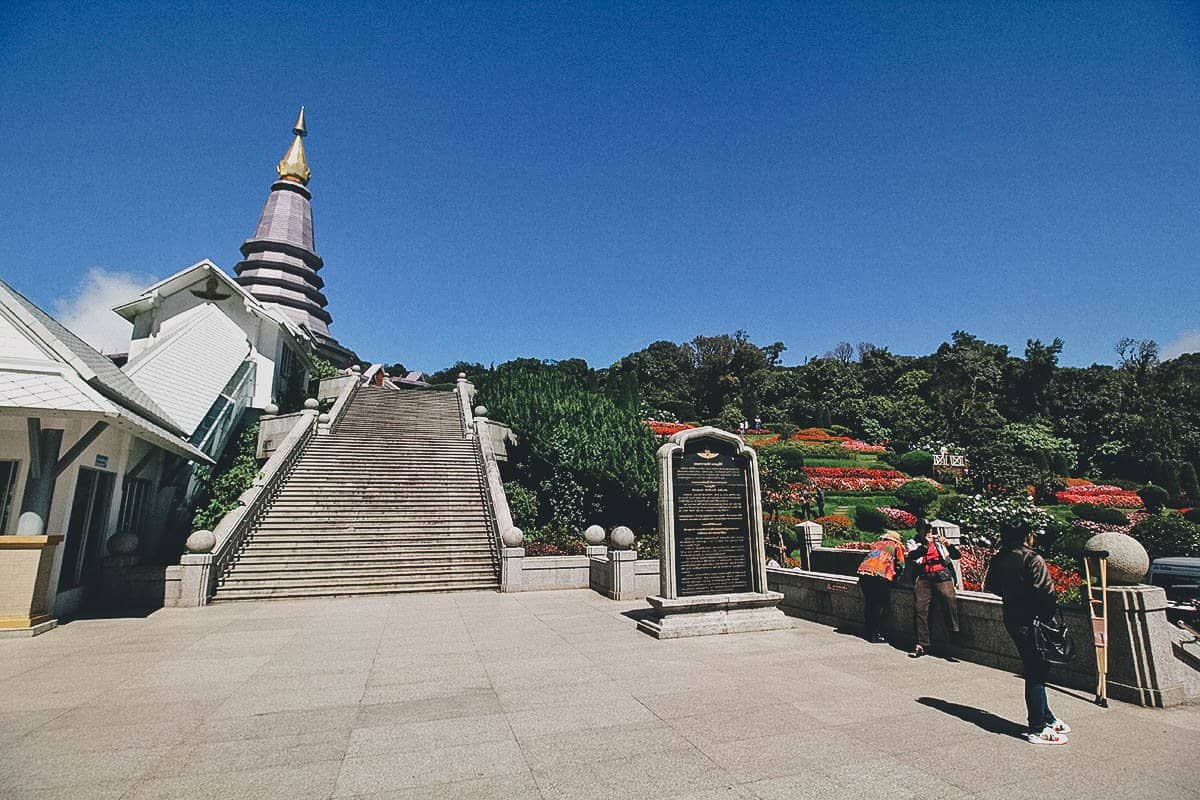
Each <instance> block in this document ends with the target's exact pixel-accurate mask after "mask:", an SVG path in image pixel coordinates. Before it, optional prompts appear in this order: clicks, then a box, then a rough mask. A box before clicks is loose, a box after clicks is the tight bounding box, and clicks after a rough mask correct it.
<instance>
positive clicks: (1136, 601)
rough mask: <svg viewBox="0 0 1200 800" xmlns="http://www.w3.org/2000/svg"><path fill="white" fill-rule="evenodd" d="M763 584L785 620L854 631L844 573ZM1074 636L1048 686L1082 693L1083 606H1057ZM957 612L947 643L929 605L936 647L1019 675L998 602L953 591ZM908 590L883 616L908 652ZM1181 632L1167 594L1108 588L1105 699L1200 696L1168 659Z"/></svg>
mask: <svg viewBox="0 0 1200 800" xmlns="http://www.w3.org/2000/svg"><path fill="white" fill-rule="evenodd" d="M767 578H768V583H769V586H770V588H771V589H772V590H774V591H777V592H782V593H783V595H784V598H783V602H782V603H781V604H780V606H779V607H780V608H781V609H783V611H784V612H785V613H787V614H789V615H791V616H795V617H800V618H802V619H807V620H811V621H813V622H819V623H821V624H824V625H832V626H834V627H837V628H843V629H846V630H851V631H855V632H861V630H862V621H863V601H862V593H861V592H860V591H859V589H858V581H857V579H856V578H853V577H849V576H845V575H834V574H828V573H819V572H810V571H805V570H796V569H776V568H771V569H769V570H768V572H767ZM1062 612H1063V618H1064V619H1065V620H1066V622H1067V624H1068V626H1069V628H1070V630H1071V633H1072V635H1073V637H1074V639H1075V644H1076V649H1077V652H1076V655H1075V658H1074V660H1073V661H1072V662H1071V664H1069V665H1067V666H1062V667H1054V668H1053V670H1052V672H1051V678H1050V679H1051V681H1052V682H1054V683H1058V684H1062V685H1065V686H1071V687H1073V688H1076V689H1080V690H1083V691H1087V692H1094V691H1095V689H1096V659H1095V655H1094V653H1095V651H1094V649H1093V637H1092V625H1091V620H1090V619H1089V618H1088V614H1087V611H1086V609H1084V608H1082V607H1077V606H1066V607H1064V608H1063V609H1062ZM958 615H959V625H960V627H961V628H962V635H961V637H960V640H959V641H958V643H957V644H955V645H953V646H951V645H948V644H947V637H946V627H945V623H944V621H943V618H942V616H941V613H940V607H939V606H937V605H936V604H935V606H934V608H933V609H932V610H931V612H930V624H931V629H932V638H933V645H934V648H935V650H938V651H940V652H946V653H949V654H951V655H953V656H955V657H956V658H960V659H962V660H964V661H973V662H976V663H980V664H986V665H988V666H993V667H998V668H1000V669H1004V670H1008V671H1013V672H1019V671H1020V669H1021V661H1020V658H1019V657H1018V655H1017V651H1016V648H1015V646H1014V645H1013V643H1012V640H1011V639H1010V638H1009V636H1008V632H1007V631H1006V630H1005V628H1004V622H1003V620H1002V618H1001V602H1000V598H998V597H996V596H995V595H991V594H985V593H983V592H968V591H959V593H958ZM914 626H915V623H914V616H913V593H912V589H911V588H910V587H904V586H900V587H897V588H895V589H894V590H893V591H892V603H891V608H890V609H889V611H888V613H887V614H886V615H885V617H884V628H885V632H886V635H887V636H888V638H889V639H890V640H891V641H892V642H893V643H895V644H897V645H900V646H904V647H908V646H910V645H911V644H912V643H913V642H914V640H915V638H916V633H915V627H914ZM1181 636H1182V634H1181V632H1180V631H1179V630H1178V629H1177V628H1175V627H1174V626H1172V625H1171V624H1170V623H1168V622H1167V619H1166V595H1165V593H1164V592H1163V591H1162V590H1161V589H1159V588H1157V587H1152V586H1133V587H1117V588H1111V589H1109V655H1108V695H1109V697H1111V698H1113V699H1116V700H1124V701H1126V702H1131V703H1138V704H1140V705H1149V706H1171V705H1177V704H1179V703H1183V702H1186V701H1189V700H1191V699H1195V698H1197V697H1200V673H1197V672H1196V671H1195V670H1193V669H1191V668H1190V667H1188V666H1187V665H1186V664H1184V663H1183V662H1181V661H1180V660H1179V659H1177V658H1176V657H1175V656H1174V653H1173V645H1174V642H1175V641H1176V640H1177V639H1179V638H1180V637H1181Z"/></svg>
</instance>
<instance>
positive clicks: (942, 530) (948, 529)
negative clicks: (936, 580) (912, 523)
mask: <svg viewBox="0 0 1200 800" xmlns="http://www.w3.org/2000/svg"><path fill="white" fill-rule="evenodd" d="M929 526H930V527H931V528H933V535H934V536H944V537H945V538H946V541H947V542H949V543H950V544H952V545H954V546H955V547H958V546H959V545H960V544H962V528H960V527H958V526H957V525H955V524H954V523H953V522H946V521H945V520H940V519H935V520H933V521H932V522H930V523H929ZM954 588H956V589H962V588H963V576H962V566H961V565H960V564H959V561H958V559H955V560H954Z"/></svg>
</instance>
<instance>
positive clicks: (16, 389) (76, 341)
mask: <svg viewBox="0 0 1200 800" xmlns="http://www.w3.org/2000/svg"><path fill="white" fill-rule="evenodd" d="M0 315H3V316H5V317H6V319H7V323H8V324H9V326H10V332H11V333H13V335H20V336H23V337H24V338H25V339H26V340H27V341H30V342H33V343H36V345H37V349H38V351H39V352H41V353H44V356H41V357H38V358H32V357H29V354H26V356H25V357H12V356H11V355H10V354H9V353H0V414H16V415H20V416H31V415H38V414H46V413H47V412H49V413H52V414H55V415H61V416H77V415H84V416H87V417H90V418H92V419H95V418H96V416H101V417H103V418H104V421H106V422H108V423H109V424H110V425H112V426H113V427H115V428H120V429H122V430H125V431H127V432H129V433H131V434H132V435H134V436H137V437H138V438H141V439H144V440H146V441H149V442H152V443H153V444H155V445H157V446H158V447H161V448H163V449H164V450H167V451H169V452H172V453H176V454H177V455H181V456H183V457H184V458H189V459H192V460H195V461H199V462H202V463H210V464H211V463H212V459H211V458H209V457H208V456H207V455H205V454H204V453H203V452H201V451H200V450H198V449H196V448H195V447H193V446H192V445H191V444H189V443H188V442H187V441H185V440H184V439H183V438H181V435H180V434H181V433H182V431H181V430H180V429H179V426H178V425H177V424H176V423H175V422H174V421H173V420H171V418H170V417H169V416H168V415H167V412H165V411H164V410H163V409H161V408H160V407H159V406H158V405H157V404H156V403H155V402H154V401H153V400H152V399H150V397H149V396H147V395H146V394H145V392H143V391H142V390H141V389H139V388H138V387H137V386H136V385H135V384H134V383H133V381H131V380H130V379H129V376H127V375H126V374H125V373H123V372H121V370H119V369H117V367H116V366H115V365H114V364H113V363H112V362H111V361H109V360H108V359H107V358H106V357H104V356H103V355H101V354H100V353H98V352H96V351H95V350H94V349H92V348H91V346H90V345H88V344H87V343H86V342H84V341H83V340H82V339H80V338H79V337H78V336H76V335H75V334H73V333H71V332H70V331H69V330H67V329H66V328H65V327H63V326H62V324H61V323H59V322H58V321H57V320H55V319H54V318H53V317H51V316H50V315H49V314H47V313H46V312H44V311H42V310H41V309H40V308H38V307H37V306H35V305H34V304H33V303H32V302H30V301H29V300H28V299H26V298H25V297H23V296H21V295H20V294H19V293H18V292H16V291H15V290H13V289H12V288H11V287H9V286H8V284H6V283H4V281H0Z"/></svg>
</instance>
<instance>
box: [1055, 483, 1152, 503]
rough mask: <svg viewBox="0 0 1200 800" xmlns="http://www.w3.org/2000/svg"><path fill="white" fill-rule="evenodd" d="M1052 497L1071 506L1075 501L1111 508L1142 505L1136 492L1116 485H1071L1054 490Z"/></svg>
mask: <svg viewBox="0 0 1200 800" xmlns="http://www.w3.org/2000/svg"><path fill="white" fill-rule="evenodd" d="M1054 499H1055V500H1057V501H1058V502H1060V503H1063V504H1065V505H1072V506H1073V505H1075V504H1076V503H1092V504H1094V505H1098V506H1112V507H1113V508H1141V507H1142V498H1140V497H1138V496H1137V492H1131V491H1129V490H1128V489H1122V488H1120V487H1118V486H1072V487H1071V488H1069V489H1064V490H1063V491H1061V492H1055V493H1054Z"/></svg>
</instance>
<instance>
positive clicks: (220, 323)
mask: <svg viewBox="0 0 1200 800" xmlns="http://www.w3.org/2000/svg"><path fill="white" fill-rule="evenodd" d="M181 316H182V317H183V318H179V317H177V318H175V319H174V320H172V322H174V323H175V324H176V327H175V328H174V330H172V331H170V332H169V333H164V334H162V335H160V337H159V340H158V341H157V342H156V343H155V344H154V346H153V347H151V348H150V349H149V350H147V351H145V352H144V353H141V354H139V355H138V356H137V358H135V359H133V360H132V361H130V362H129V363H128V364H126V365H125V372H126V373H127V374H128V375H129V377H131V378H132V379H133V380H134V382H135V383H137V385H138V386H140V387H142V388H143V389H145V391H146V392H147V393H148V394H149V395H150V396H151V397H153V398H154V399H155V400H157V401H158V402H159V403H160V404H161V405H162V406H163V408H166V409H167V411H169V412H170V414H171V417H172V418H173V419H176V420H178V421H179V424H180V425H181V426H183V429H184V431H185V432H186V433H187V434H188V435H191V434H192V433H194V432H195V430H196V427H197V426H198V425H199V424H200V423H201V422H202V421H203V420H204V415H205V414H206V413H207V412H208V409H209V408H210V407H211V406H212V404H213V402H214V401H215V400H216V399H217V397H218V396H220V394H221V390H222V389H223V388H224V387H225V384H226V383H228V381H229V379H230V378H231V377H233V374H234V373H235V372H237V369H238V367H240V366H241V365H242V362H243V361H245V360H246V356H248V355H249V354H250V343H249V342H248V341H246V334H245V333H243V332H242V329H241V328H239V327H238V326H237V324H236V323H235V322H233V321H232V320H231V319H229V317H227V316H225V314H224V313H222V312H221V310H220V309H219V308H217V307H216V306H215V305H212V304H211V303H205V304H204V305H201V306H196V307H195V308H193V309H190V310H189V311H187V312H185V313H184V314H183V315H181Z"/></svg>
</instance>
